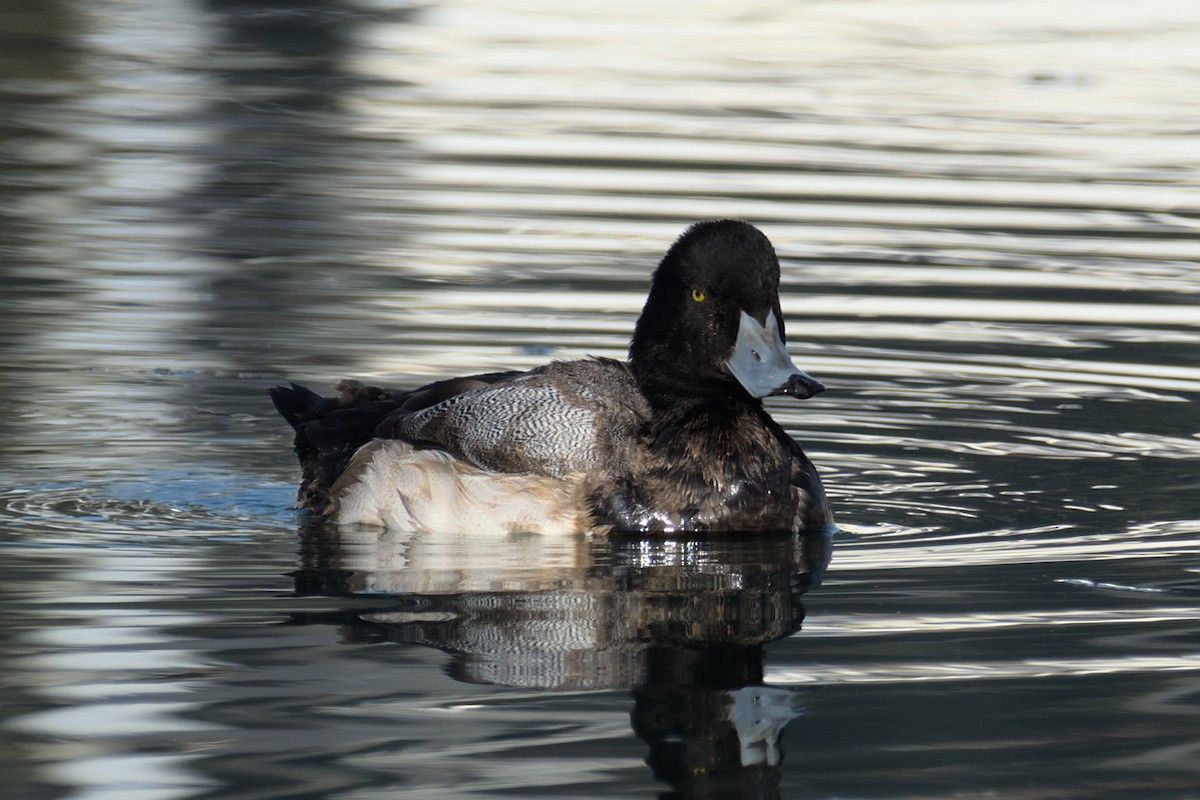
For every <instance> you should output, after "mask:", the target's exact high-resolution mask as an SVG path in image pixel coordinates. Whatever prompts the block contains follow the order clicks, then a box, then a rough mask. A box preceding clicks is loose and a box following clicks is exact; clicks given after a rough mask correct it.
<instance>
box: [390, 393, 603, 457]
mask: <svg viewBox="0 0 1200 800" xmlns="http://www.w3.org/2000/svg"><path fill="white" fill-rule="evenodd" d="M594 424H595V417H594V414H593V413H592V412H591V411H589V410H588V409H587V408H584V407H583V406H580V405H576V404H574V403H570V402H568V401H567V399H566V398H565V397H564V395H563V394H562V392H560V391H559V390H558V389H557V388H555V387H554V386H551V385H548V384H547V383H544V382H541V381H537V380H516V381H513V382H510V383H508V384H506V385H505V387H504V390H503V391H496V390H494V389H493V388H492V387H487V388H484V389H478V390H476V391H473V392H467V393H466V394H461V395H457V396H455V397H452V398H450V399H449V400H446V401H444V402H441V403H438V404H437V405H435V406H431V407H429V408H427V409H423V410H421V411H418V412H415V413H413V414H412V415H410V416H409V417H407V418H406V419H405V420H403V422H402V423H401V426H400V433H401V435H402V436H403V437H404V438H406V439H409V440H410V441H414V442H425V443H429V444H433V445H436V446H438V447H442V448H444V449H447V450H450V451H451V452H454V453H457V454H458V455H460V456H461V457H462V458H465V459H466V460H468V461H470V462H471V463H472V464H474V465H475V466H477V467H481V468H483V469H490V470H496V471H501V472H533V473H537V474H540V475H549V476H553V477H561V476H563V475H566V474H568V473H571V472H580V471H587V470H589V469H592V468H594V467H595V466H596V463H597V455H596V452H595V428H594Z"/></svg>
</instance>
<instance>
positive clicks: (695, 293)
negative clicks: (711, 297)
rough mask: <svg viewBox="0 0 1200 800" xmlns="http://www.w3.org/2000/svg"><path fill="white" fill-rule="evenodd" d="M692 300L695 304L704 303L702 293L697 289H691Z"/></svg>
mask: <svg viewBox="0 0 1200 800" xmlns="http://www.w3.org/2000/svg"><path fill="white" fill-rule="evenodd" d="M692 299H693V300H695V301H696V302H697V303H703V302H704V292H702V291H700V290H699V289H692Z"/></svg>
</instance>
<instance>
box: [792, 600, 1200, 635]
mask: <svg viewBox="0 0 1200 800" xmlns="http://www.w3.org/2000/svg"><path fill="white" fill-rule="evenodd" d="M1195 619H1196V609H1195V608H1192V607H1178V608H1153V609H1108V610H1104V611H1092V610H1076V611H1027V612H1020V613H1014V614H922V615H918V616H912V617H904V618H896V617H894V616H871V615H866V614H862V615H847V616H842V617H837V618H833V619H818V620H813V621H811V622H806V623H805V624H804V633H803V636H804V638H805V639H811V638H814V637H816V638H841V637H850V638H855V639H857V638H861V637H863V636H888V635H893V634H908V633H945V632H948V631H978V630H991V629H996V628H1015V627H1023V628H1028V627H1043V626H1044V627H1062V626H1075V625H1113V624H1121V625H1128V624H1138V625H1149V624H1154V623H1161V622H1180V621H1183V622H1188V621H1192V620H1195Z"/></svg>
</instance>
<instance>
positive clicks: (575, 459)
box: [268, 220, 834, 536]
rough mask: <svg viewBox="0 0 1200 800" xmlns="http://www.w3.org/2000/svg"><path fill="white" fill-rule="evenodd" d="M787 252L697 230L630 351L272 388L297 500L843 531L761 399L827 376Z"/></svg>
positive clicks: (536, 524)
mask: <svg viewBox="0 0 1200 800" xmlns="http://www.w3.org/2000/svg"><path fill="white" fill-rule="evenodd" d="M779 273H780V269H779V260H778V258H777V256H776V253H775V250H774V248H773V246H772V245H771V242H770V241H769V240H768V238H767V237H766V235H765V234H763V233H762V231H760V230H759V229H758V228H756V227H755V226H754V225H752V224H750V223H749V222H745V221H742V220H711V221H705V222H698V223H695V224H693V225H691V226H689V227H688V228H687V229H686V230H684V231H683V233H682V234H681V235H680V236H679V238H678V239H677V240H676V241H675V242H674V243H673V244H672V245H671V247H670V248H669V249H668V250H667V252H666V254H665V255H664V256H663V258H662V260H661V261H660V262H659V264H658V266H657V268H656V269H655V270H654V272H653V275H652V277H651V280H650V289H649V293H648V295H647V298H646V302H645V305H644V307H643V308H642V312H641V315H640V316H639V318H638V320H637V322H636V324H635V326H634V330H633V335H632V338H631V340H630V345H629V351H628V359H627V360H624V361H621V360H618V359H614V358H608V357H588V358H582V359H575V360H564V361H552V362H550V363H548V364H546V365H544V366H540V367H537V368H535V369H531V370H528V371H500V372H490V373H483V374H478V375H470V376H463V377H455V378H448V379H444V380H439V381H435V382H433V383H429V384H427V385H424V386H420V387H418V388H415V389H409V390H395V389H387V388H383V387H378V386H372V385H367V384H364V383H363V382H361V381H357V380H353V379H348V380H344V381H342V382H341V383H339V384H338V385H337V387H336V392H337V393H336V395H335V396H332V397H323V396H321V395H319V394H317V393H316V392H313V391H312V390H310V389H308V388H306V387H304V386H302V385H299V384H296V383H291V384H289V385H288V386H275V387H272V388H270V389H269V390H268V391H269V394H270V397H271V399H272V401H273V403H274V405H275V408H276V409H277V410H278V411H279V413H280V414H281V415H282V416H283V418H284V419H285V420H286V421H287V422H288V423H289V424H290V425H291V427H292V429H293V430H294V433H295V439H294V442H295V448H294V449H295V453H296V456H297V458H298V459H299V461H300V465H301V471H302V478H301V484H300V488H299V490H298V493H297V499H296V506H297V507H298V508H301V509H304V510H306V511H308V512H311V513H313V514H315V515H318V516H323V517H329V518H330V519H332V520H333V521H335V522H336V523H337V524H338V525H370V526H381V527H383V528H392V529H401V530H406V531H415V532H434V533H436V532H447V533H449V532H454V533H459V534H462V533H467V534H471V535H474V534H479V533H483V532H487V531H497V532H501V533H510V534H511V533H543V534H553V533H579V532H599V533H605V532H611V533H632V534H649V535H668V536H669V535H671V534H694V533H709V532H711V533H737V532H772V531H779V532H791V533H799V532H803V531H812V530H816V529H832V528H833V525H834V523H833V514H832V511H831V510H830V505H829V501H828V499H827V497H826V495H825V490H824V487H823V485H822V483H821V479H820V476H819V475H818V473H817V470H816V468H815V467H814V466H813V464H812V462H811V461H810V460H809V459H808V457H807V456H806V455H805V454H804V451H803V450H802V449H801V447H800V445H798V444H797V443H796V442H795V441H794V440H793V439H792V437H791V436H790V435H789V434H788V433H787V431H785V430H784V429H783V427H782V426H780V425H779V423H777V422H776V421H775V420H774V419H773V418H772V417H771V415H770V414H769V413H768V411H767V410H766V408H765V407H764V405H763V400H764V399H765V398H767V397H775V396H789V397H792V398H796V399H801V400H802V399H807V398H810V397H813V396H815V395H817V394H820V393H821V392H823V391H824V388H825V387H824V386H823V385H822V384H821V383H820V382H819V381H817V380H816V379H815V378H813V377H812V376H810V375H808V374H807V373H805V372H803V371H802V370H800V369H799V368H798V367H797V366H796V365H795V364H794V363H793V361H792V358H791V356H790V355H789V353H788V350H787V346H786V336H785V331H784V319H783V312H782V310H781V308H780V303H779Z"/></svg>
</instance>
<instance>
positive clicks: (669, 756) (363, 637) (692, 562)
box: [296, 523, 831, 798]
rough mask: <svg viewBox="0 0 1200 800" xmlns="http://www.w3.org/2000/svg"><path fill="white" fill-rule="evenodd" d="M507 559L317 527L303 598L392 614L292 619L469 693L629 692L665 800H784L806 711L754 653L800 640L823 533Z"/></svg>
mask: <svg viewBox="0 0 1200 800" xmlns="http://www.w3.org/2000/svg"><path fill="white" fill-rule="evenodd" d="M514 544H515V543H514V542H512V541H509V540H507V539H505V540H499V541H493V542H482V541H480V542H477V543H476V546H475V547H473V548H472V550H471V552H470V553H464V552H461V551H457V550H454V551H453V553H454V555H453V557H451V556H450V553H451V550H447V549H446V548H444V547H442V546H441V544H440V543H439V542H438V538H437V537H431V536H422V535H413V536H406V535H394V534H389V535H382V536H381V535H378V534H373V533H370V532H366V531H361V530H360V531H348V530H340V531H334V530H332V529H331V528H326V527H325V526H324V525H322V524H320V523H316V524H314V525H313V526H312V527H311V528H309V529H308V530H307V531H306V532H305V535H304V538H303V564H302V568H301V569H300V571H299V572H298V573H297V578H296V585H297V589H298V590H299V591H300V592H301V593H302V594H325V595H348V594H356V593H359V592H361V591H363V590H367V589H368V588H369V591H370V594H371V595H373V596H380V595H382V596H385V597H387V598H389V599H391V600H393V601H394V600H396V599H399V600H401V601H402V606H401V608H399V609H397V608H395V607H392V608H387V609H383V608H381V609H380V610H377V611H362V612H355V613H350V614H346V613H338V614H315V615H305V616H302V617H300V618H299V619H300V620H301V621H304V622H326V623H329V622H332V623H335V624H338V625H340V626H343V628H344V630H345V631H346V635H347V637H348V638H350V639H351V640H353V641H359V642H379V641H392V642H402V643H407V644H419V645H425V646H429V647H436V648H438V649H441V650H444V651H446V652H447V653H449V654H450V655H451V663H450V665H449V667H448V672H449V673H450V674H451V675H452V676H453V677H454V678H456V679H457V680H460V681H463V682H467V683H485V684H493V685H501V686H510V687H523V688H541V689H552V690H559V691H567V690H581V689H626V690H630V691H632V696H633V701H634V703H633V711H632V715H631V719H632V727H633V730H634V732H635V733H636V734H637V735H638V736H639V737H640V738H641V739H642V740H643V741H644V742H645V743H646V745H647V747H648V752H649V754H648V757H647V763H648V764H649V765H650V767H651V769H652V770H653V772H654V775H655V777H656V778H657V779H658V780H660V781H661V782H663V783H666V784H668V785H669V786H670V787H671V791H670V792H669V793H667V794H664V795H663V797H670V798H709V797H724V798H777V797H779V796H780V794H779V791H780V788H779V787H780V765H781V763H782V758H783V754H782V746H781V737H782V733H783V729H784V727H785V726H786V725H787V724H788V722H789V721H791V720H792V719H793V718H795V717H796V716H798V715H799V713H800V706H799V703H798V695H797V691H796V690H794V689H783V688H774V687H770V686H766V685H764V683H763V645H764V644H766V643H768V642H771V641H774V640H776V639H780V638H783V637H786V636H789V635H791V634H792V633H795V632H796V631H798V630H799V629H800V625H801V623H802V621H803V619H804V612H803V608H802V606H801V604H800V597H801V595H802V594H803V593H804V592H806V591H807V590H808V589H809V588H811V587H813V586H815V585H817V584H818V583H819V582H820V578H821V576H822V574H823V572H824V570H825V567H826V565H827V564H828V561H829V555H830V545H831V540H830V535H829V534H828V533H827V532H818V533H812V534H809V535H805V536H800V537H793V536H788V535H778V536H762V535H752V536H743V537H736V538H734V537H730V538H712V539H698V538H697V539H688V540H675V541H663V540H641V539H620V540H597V541H586V540H583V539H580V540H578V541H576V542H571V543H566V544H563V543H561V542H540V543H532V544H531V543H530V542H525V543H524V544H523V545H522V549H521V552H520V553H519V554H515V553H514V554H506V553H505V552H504V550H505V548H506V547H510V546H514ZM538 550H540V555H541V558H540V560H538V559H532V560H531V558H530V557H531V555H535V554H536V553H537V551H538ZM416 587H421V588H420V589H419V590H416V591H414V589H416ZM502 587H505V588H502Z"/></svg>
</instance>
